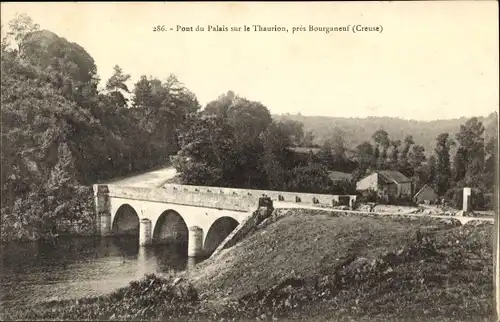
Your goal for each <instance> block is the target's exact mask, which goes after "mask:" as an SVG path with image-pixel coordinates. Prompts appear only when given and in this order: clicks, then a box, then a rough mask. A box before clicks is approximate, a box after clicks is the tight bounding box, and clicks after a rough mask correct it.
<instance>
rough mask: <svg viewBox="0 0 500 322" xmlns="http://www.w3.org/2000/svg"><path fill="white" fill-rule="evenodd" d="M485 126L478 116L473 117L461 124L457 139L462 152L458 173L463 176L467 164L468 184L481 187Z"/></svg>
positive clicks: (466, 176)
mask: <svg viewBox="0 0 500 322" xmlns="http://www.w3.org/2000/svg"><path fill="white" fill-rule="evenodd" d="M483 134H484V126H483V124H482V122H480V121H479V120H478V119H477V118H476V117H473V118H471V119H469V120H467V122H465V124H463V125H461V126H460V132H459V133H458V134H457V135H456V139H457V141H458V143H459V144H460V148H459V149H460V150H459V151H460V154H459V161H460V162H459V163H458V167H459V168H458V169H457V171H456V172H457V174H458V175H459V176H461V174H462V173H463V166H464V164H466V171H465V176H464V177H465V180H466V183H467V185H471V186H473V187H480V186H481V185H482V183H483V182H482V173H483V168H484V160H485V151H484V136H483Z"/></svg>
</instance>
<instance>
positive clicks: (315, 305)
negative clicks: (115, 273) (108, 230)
mask: <svg viewBox="0 0 500 322" xmlns="http://www.w3.org/2000/svg"><path fill="white" fill-rule="evenodd" d="M492 232H493V227H492V225H491V224H489V223H484V224H480V225H475V224H467V225H465V226H458V225H456V224H454V223H450V222H449V221H448V222H447V221H443V220H438V219H431V218H419V217H410V218H405V217H401V218H386V217H356V216H347V215H342V214H334V213H330V212H325V211H320V210H299V209H296V210H293V211H285V210H280V211H275V213H274V214H273V215H272V216H271V217H270V218H269V219H267V220H266V221H264V222H263V223H262V224H261V225H260V227H258V228H257V229H256V230H254V231H253V232H252V233H250V234H249V235H248V236H247V237H246V238H245V239H244V240H242V241H241V242H240V243H239V244H237V245H235V246H234V247H232V248H229V249H226V250H223V251H222V252H221V253H220V254H219V255H217V256H216V257H215V258H210V259H208V260H206V261H204V262H202V263H200V264H198V265H197V266H196V267H195V268H194V270H191V271H189V272H183V273H179V274H175V275H171V276H164V277H159V276H154V275H149V276H146V277H145V278H143V279H142V280H141V281H139V282H134V283H131V285H130V286H128V287H126V288H123V289H120V290H118V291H116V292H114V293H112V294H110V295H106V296H101V297H94V298H88V299H81V300H78V301H76V300H73V301H53V302H50V303H43V304H38V305H33V306H31V307H28V308H26V309H25V310H23V311H14V310H11V311H9V310H6V311H5V312H4V316H3V317H2V319H3V320H12V319H63V320H64V319H70V320H75V319H86V320H87V319H90V320H107V319H118V320H131V319H132V320H149V319H161V320H190V321H195V320H201V321H203V320H208V319H209V320H221V319H222V318H224V320H226V321H227V320H253V321H255V319H256V318H257V319H261V320H271V319H273V318H274V319H302V320H308V321H310V320H317V321H325V320H341V321H343V320H346V321H348V320H349V321H350V320H356V321H359V320H369V321H402V320H404V321H414V320H426V321H489V320H490V319H491V316H492V314H493V289H494V288H493V252H492V247H491V240H492V237H491V236H492Z"/></svg>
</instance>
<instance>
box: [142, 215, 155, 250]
mask: <svg viewBox="0 0 500 322" xmlns="http://www.w3.org/2000/svg"><path fill="white" fill-rule="evenodd" d="M151 241H152V239H151V220H149V219H147V218H142V219H141V221H140V222H139V246H146V245H149V244H151Z"/></svg>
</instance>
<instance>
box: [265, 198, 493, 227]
mask: <svg viewBox="0 0 500 322" xmlns="http://www.w3.org/2000/svg"><path fill="white" fill-rule="evenodd" d="M273 207H274V208H280V209H289V208H300V209H314V210H323V211H331V212H343V213H352V214H373V215H381V216H393V215H400V216H416V217H433V218H440V219H456V220H458V221H460V222H461V223H462V224H465V223H467V222H469V221H475V220H477V221H489V222H492V223H493V222H494V221H495V220H494V218H491V217H466V216H446V215H427V214H422V213H386V212H366V211H356V210H341V209H333V208H323V207H316V206H312V205H304V204H297V203H292V202H282V201H275V202H273Z"/></svg>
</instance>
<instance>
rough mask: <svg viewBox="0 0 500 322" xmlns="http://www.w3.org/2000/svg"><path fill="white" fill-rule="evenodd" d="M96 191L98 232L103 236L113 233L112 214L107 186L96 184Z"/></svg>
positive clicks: (94, 187)
mask: <svg viewBox="0 0 500 322" xmlns="http://www.w3.org/2000/svg"><path fill="white" fill-rule="evenodd" d="M93 189H94V203H95V213H96V214H97V215H98V227H97V228H98V231H99V232H100V234H101V236H108V235H109V234H110V233H111V212H110V201H109V189H108V186H107V185H100V184H96V185H94V186H93Z"/></svg>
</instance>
